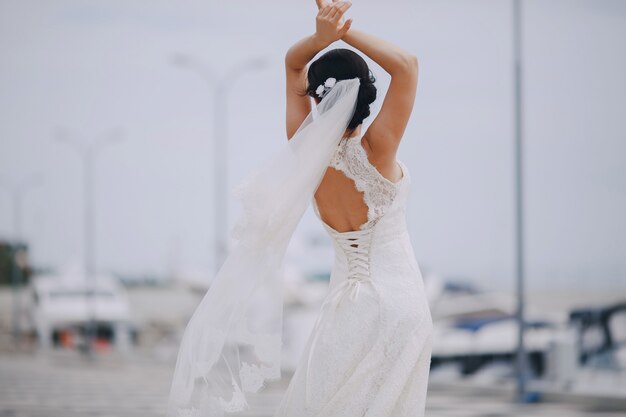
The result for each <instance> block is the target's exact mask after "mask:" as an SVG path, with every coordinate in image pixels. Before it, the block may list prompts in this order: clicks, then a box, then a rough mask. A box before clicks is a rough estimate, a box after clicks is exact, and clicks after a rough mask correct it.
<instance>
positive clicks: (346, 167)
mask: <svg viewBox="0 0 626 417" xmlns="http://www.w3.org/2000/svg"><path fill="white" fill-rule="evenodd" d="M399 165H400V168H401V169H402V178H400V180H398V181H397V182H392V181H391V180H389V179H388V178H385V177H384V176H383V175H382V174H381V173H380V172H379V171H378V169H376V167H375V166H374V165H372V163H371V162H370V161H369V159H368V157H367V152H366V151H365V148H363V145H361V136H356V137H353V138H347V139H345V140H342V141H341V142H340V143H339V146H338V147H337V150H336V151H335V153H334V154H333V156H332V158H331V161H330V166H331V167H333V168H335V169H338V170H340V171H342V172H343V173H344V174H345V175H346V176H347V177H348V178H350V179H352V180H353V181H354V184H355V186H356V189H357V190H358V191H360V192H362V193H363V200H364V202H365V204H366V205H367V208H368V210H367V222H365V223H363V224H362V225H361V226H360V229H361V230H364V229H366V228H368V227H371V226H372V225H373V224H374V223H375V222H376V221H377V220H378V219H379V218H380V217H382V216H383V215H384V214H385V211H386V210H387V207H388V206H389V205H390V204H391V202H392V201H393V200H394V199H395V197H396V194H397V193H398V189H399V188H400V185H401V184H402V183H403V182H404V181H405V180H406V177H407V173H406V170H405V169H404V166H403V165H402V163H401V162H399Z"/></svg>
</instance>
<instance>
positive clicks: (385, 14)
mask: <svg viewBox="0 0 626 417" xmlns="http://www.w3.org/2000/svg"><path fill="white" fill-rule="evenodd" d="M316 12H317V7H316V5H315V2H314V1H313V0H310V1H308V0H307V1H305V0H297V1H296V0H289V1H287V0H272V1H271V2H258V1H251V0H241V1H237V2H225V1H222V2H216V1H212V0H204V1H191V0H190V1H184V2H172V1H161V0H157V1H154V0H153V1H144V0H135V1H133V2H125V1H113V0H109V1H106V2H104V1H99V2H84V1H76V0H75V1H71V0H54V1H48V2H36V1H31V0H24V1H19V2H16V1H9V0H1V1H0V55H1V56H2V60H1V61H0V416H15V417H17V416H19V417H24V416H28V417H31V416H44V417H47V416H60V415H63V416H85V415H93V416H100V415H101V416H141V417H147V416H157V415H164V409H165V402H166V399H167V394H168V392H169V383H170V378H171V375H172V372H173V368H174V361H175V358H176V353H177V349H178V344H179V343H180V337H181V335H182V332H183V330H184V327H185V325H186V323H187V321H188V320H189V318H190V316H191V314H192V313H193V311H194V309H195V307H196V305H197V304H198V303H199V301H200V300H201V298H202V296H203V295H204V293H205V292H206V290H207V289H208V288H209V287H210V285H211V280H212V278H213V276H214V274H215V272H216V270H217V268H219V266H220V265H221V261H222V260H223V257H224V256H225V254H226V253H227V251H228V245H229V240H228V233H229V230H230V227H232V226H233V225H234V222H235V220H236V219H237V216H238V213H239V207H238V205H237V203H236V201H235V200H234V198H233V197H232V196H231V195H230V191H231V188H232V187H233V186H234V185H235V184H236V183H237V182H238V180H240V179H242V178H243V177H244V176H245V175H246V174H247V173H248V172H249V171H250V170H251V169H252V168H253V167H254V166H256V165H257V164H259V163H260V162H262V161H263V160H265V158H267V157H269V156H270V155H271V154H272V153H273V152H274V151H275V150H276V149H278V148H279V147H280V146H282V145H283V144H284V143H285V141H286V136H285V130H284V113H285V94H284V88H285V80H284V63H283V62H284V61H283V60H284V55H285V53H286V52H287V49H288V48H289V47H290V46H291V45H292V44H293V43H295V42H296V41H298V40H299V39H301V38H302V37H304V36H306V35H310V34H312V33H313V32H314V29H315V15H316ZM348 16H349V17H352V18H353V19H354V24H353V27H355V28H358V29H360V30H364V31H367V32H370V33H372V34H374V35H377V36H380V37H382V38H383V39H386V40H388V41H391V42H393V43H396V44H398V45H400V46H401V47H403V48H405V49H406V50H408V51H410V52H411V53H414V54H415V55H417V57H418V59H419V61H420V80H419V85H418V94H417V99H416V103H415V107H414V110H413V115H412V118H411V121H410V123H409V125H408V127H407V130H406V133H405V137H404V139H403V141H402V144H401V146H400V150H399V153H398V159H401V160H402V161H403V162H404V163H405V164H406V165H407V166H408V168H409V170H410V174H411V178H412V180H411V181H412V182H411V197H410V202H409V211H408V223H409V227H410V233H411V238H412V242H413V245H414V247H415V250H416V253H415V256H416V258H417V260H418V262H419V265H420V268H421V270H422V273H423V276H424V282H425V286H426V289H427V291H428V295H429V302H430V307H431V310H432V312H433V319H434V321H435V329H436V339H435V346H434V351H433V361H432V367H431V378H430V385H429V400H428V404H427V415H429V416H452V415H455V416H517V415H520V416H521V415H524V416H528V415H537V416H552V415H554V416H579V415H580V416H583V415H584V416H607V417H608V416H614V415H625V414H626V216H625V215H624V213H626V142H625V139H626V136H625V134H624V132H625V131H626V117H625V116H626V98H625V97H626V78H625V77H624V74H626V54H624V51H626V2H624V1H621V0H586V1H582V0H548V1H540V0H517V1H513V0H511V1H504V0H501V1H496V0H491V1H487V0H471V1H467V0H466V1H461V0H456V1H442V0H438V1H435V0H430V1H426V0H412V1H408V0H390V1H387V2H380V1H379V2H375V1H371V0H353V5H352V7H351V9H350V10H349V12H348ZM332 47H349V46H348V45H346V44H344V43H342V42H337V43H335V44H334V45H332V46H331V48H332ZM368 63H369V64H370V66H371V69H372V71H373V73H374V75H375V76H376V77H377V86H378V88H379V96H378V99H377V101H376V102H375V103H374V104H373V111H372V115H373V116H371V117H370V118H369V119H368V120H366V122H365V126H364V127H365V128H366V127H367V125H368V124H369V122H371V120H372V119H373V117H375V115H376V112H377V111H378V109H379V108H380V103H381V102H382V98H383V97H384V93H385V91H386V89H387V87H388V85H389V79H390V78H389V76H388V74H386V73H385V72H384V71H383V70H382V68H381V67H380V66H378V65H377V64H375V63H374V62H372V61H371V60H369V59H368ZM516 63H517V64H518V65H516ZM516 68H517V69H518V71H516ZM218 102H219V103H224V102H226V103H227V105H226V106H221V105H220V106H216V105H215V103H218ZM332 260H333V249H332V246H331V242H330V238H329V237H328V236H327V235H326V232H325V230H324V229H323V227H322V226H321V224H320V223H319V221H318V219H317V218H316V217H315V215H314V214H313V212H312V210H309V211H308V212H307V213H306V215H305V217H304V219H303V221H302V223H301V224H300V225H299V227H298V230H297V232H296V235H295V236H294V239H293V240H292V242H291V246H290V248H289V252H288V257H287V260H286V270H287V277H286V283H285V284H286V290H287V291H286V300H285V301H286V304H285V340H286V345H285V360H284V373H283V375H284V377H283V380H282V381H281V382H279V383H276V384H274V385H272V386H271V387H270V389H269V390H268V392H267V394H266V395H264V396H263V398H259V399H258V407H257V408H258V411H255V414H245V415H254V416H271V415H272V411H273V410H274V408H275V406H276V405H277V403H278V401H280V398H281V395H282V392H283V391H284V388H285V387H286V384H287V383H288V381H289V378H290V373H292V372H293V369H294V367H295V364H296V361H297V360H298V358H299V355H300V352H301V350H302V349H303V347H304V343H305V341H306V338H307V336H308V334H309V332H310V331H311V329H312V327H313V323H314V320H315V318H316V314H317V312H318V310H319V307H320V305H321V302H322V299H323V297H324V295H325V292H326V289H327V286H328V278H329V274H330V268H331V266H332ZM520 306H523V308H522V309H520ZM520 313H523V314H520ZM522 316H523V317H524V320H525V326H524V329H525V331H524V332H520V331H519V330H520V327H519V325H518V323H519V322H520V317H522ZM520 336H523V337H522V338H521V339H522V340H523V343H522V346H523V349H520Z"/></svg>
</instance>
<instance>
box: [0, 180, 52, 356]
mask: <svg viewBox="0 0 626 417" xmlns="http://www.w3.org/2000/svg"><path fill="white" fill-rule="evenodd" d="M42 183H43V175H42V174H41V173H36V174H31V175H29V176H27V177H25V178H23V179H21V180H19V181H17V182H14V183H12V182H9V181H8V180H6V179H2V178H0V188H1V189H4V190H5V191H6V192H7V194H8V195H9V196H10V198H11V200H12V203H13V243H14V245H13V246H14V247H15V249H14V250H13V262H12V268H11V286H12V288H13V303H12V320H11V322H12V325H11V329H12V333H13V340H14V342H15V343H16V344H17V343H19V341H20V338H21V335H22V328H21V320H20V310H21V304H22V303H21V293H20V290H21V286H22V274H21V270H20V268H21V267H23V266H24V265H23V260H24V258H23V254H24V253H23V252H22V250H21V249H20V247H19V245H20V243H22V239H23V237H22V208H23V202H24V195H25V194H26V193H27V192H28V191H30V190H32V189H33V188H35V187H37V186H40V185H41V184H42Z"/></svg>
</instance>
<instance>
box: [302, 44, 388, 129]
mask: <svg viewBox="0 0 626 417" xmlns="http://www.w3.org/2000/svg"><path fill="white" fill-rule="evenodd" d="M329 77H333V78H335V79H336V80H337V81H340V80H346V79H350V78H355V77H359V78H360V80H361V85H360V86H359V95H358V97H357V102H356V109H355V111H354V116H352V119H351V120H350V122H349V123H348V128H347V130H348V132H349V134H350V135H351V134H352V132H353V131H354V129H356V128H357V126H358V125H360V124H361V123H362V122H363V120H364V119H365V118H367V117H368V116H369V115H370V104H372V103H373V102H374V100H376V86H375V85H374V82H375V81H376V78H375V77H374V74H372V71H370V69H369V67H368V66H367V63H366V62H365V60H364V59H363V58H362V57H361V56H360V55H359V54H357V53H356V52H354V51H352V50H350V49H345V48H337V49H331V50H330V51H328V52H326V53H325V54H323V55H322V56H320V57H319V58H318V59H316V60H315V61H313V62H312V63H311V65H310V66H309V69H308V72H307V80H308V85H307V89H306V93H305V94H306V95H309V96H311V97H314V98H318V99H319V96H318V95H317V94H316V93H315V90H316V89H317V87H318V86H319V85H320V84H323V83H324V81H326V79H327V78H329Z"/></svg>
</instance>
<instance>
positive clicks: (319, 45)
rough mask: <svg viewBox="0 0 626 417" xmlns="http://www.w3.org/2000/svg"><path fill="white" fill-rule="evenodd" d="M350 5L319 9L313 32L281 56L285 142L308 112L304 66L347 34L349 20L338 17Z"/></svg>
mask: <svg viewBox="0 0 626 417" xmlns="http://www.w3.org/2000/svg"><path fill="white" fill-rule="evenodd" d="M350 5H351V3H350V2H345V1H341V2H336V3H333V4H329V5H323V6H322V7H320V8H319V9H318V13H317V16H316V19H315V25H316V28H315V33H314V34H313V35H310V36H306V37H305V38H303V39H300V40H299V41H298V42H296V43H295V44H294V45H293V46H291V48H289V50H288V51H287V54H286V55H285V72H286V81H287V85H286V93H287V117H286V122H287V139H288V140H289V139H291V138H292V137H293V135H294V134H295V133H296V131H297V130H298V128H299V127H300V125H301V124H302V122H303V121H304V119H305V118H306V116H307V115H308V114H309V112H310V111H311V98H310V97H309V96H307V95H306V83H307V81H306V75H307V64H308V63H309V61H311V59H313V58H314V57H315V55H317V53H318V52H320V51H321V50H322V49H324V48H326V47H327V46H328V45H330V44H331V43H333V42H335V41H337V40H339V39H341V37H342V36H344V35H345V33H346V32H347V31H348V29H349V28H350V25H351V24H352V21H351V20H350V19H348V21H346V22H343V20H342V16H343V14H344V13H345V11H346V10H347V9H348V8H349V7H350ZM319 6H320V3H318V7H319Z"/></svg>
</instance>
